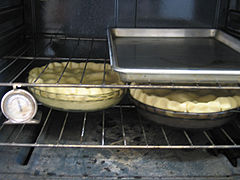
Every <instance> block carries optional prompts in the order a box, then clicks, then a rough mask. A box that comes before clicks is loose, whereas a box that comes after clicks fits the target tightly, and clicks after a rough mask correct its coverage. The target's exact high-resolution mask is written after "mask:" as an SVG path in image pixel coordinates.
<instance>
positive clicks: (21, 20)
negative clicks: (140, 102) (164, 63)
mask: <svg viewBox="0 0 240 180" xmlns="http://www.w3.org/2000/svg"><path fill="white" fill-rule="evenodd" d="M0 27H1V28H0V43H1V49H0V56H1V61H0V77H1V81H0V86H1V88H0V90H1V97H2V96H3V95H4V94H5V93H6V92H7V91H8V90H11V89H13V87H17V88H22V89H27V88H28V86H29V85H28V84H27V83H26V78H27V76H28V72H29V70H31V69H32V68H33V67H36V66H41V65H45V64H47V63H49V62H52V61H75V62H102V63H109V53H108V44H107V36H106V33H107V28H110V27H118V28H121V27H124V28H126V27H127V28H208V29H211V28H212V29H220V30H223V31H225V32H227V33H229V34H231V35H232V36H235V37H236V38H239V37H240V1H238V0H211V1H208V0H201V1H200V0H182V1H174V0H168V1H164V0H158V1H155V0H133V1H128V0H98V1H96V0H88V1H84V0H2V1H1V2H0ZM80 86H81V85H80ZM82 86H84V85H82ZM172 86H174V84H172ZM194 86H201V85H198V84H196V85H194ZM127 87H130V88H131V86H129V84H125V85H124V86H122V88H127ZM149 87H151V84H150V85H149ZM214 87H215V88H220V89H221V88H223V89H224V87H225V86H224V85H222V84H219V83H218V82H216V84H214ZM227 87H229V85H228V86H227ZM230 87H233V88H235V89H238V88H239V84H238V83H236V84H231V85H230ZM103 88H104V85H103ZM159 88H161V86H159ZM200 88H201V87H200ZM38 111H39V112H40V113H39V117H40V119H41V122H40V124H37V125H30V124H22V125H14V124H4V123H3V122H4V121H5V120H6V118H5V117H4V115H3V114H1V126H0V164H1V170H0V176H1V177H4V178H3V179H26V178H41V177H52V178H54V177H55V178H58V179H61V178H63V179H64V178H69V179H71V178H72V179H74V178H76V179H77V178H80V177H81V178H86V179H103V178H109V179H114V178H119V179H129V178H132V179H154V178H160V177H161V178H163V179H164V178H165V179H182V178H186V179H194V178H195V179H197V178H199V179H201V178H207V179H218V178H219V179H221V178H225V179H238V178H239V176H238V175H239V174H240V168H239V166H238V159H239V155H240V152H239V150H238V149H239V148H240V138H239V137H240V131H239V130H240V122H239V121H238V118H239V117H238V116H237V117H236V120H234V121H232V122H231V123H229V124H227V125H225V126H223V127H220V128H215V129H212V130H200V131H188V130H182V129H180V130H179V129H173V128H168V127H164V126H160V125H156V124H154V123H152V122H150V121H148V120H146V119H144V118H142V117H141V116H139V115H138V113H137V111H136V108H135V106H134V105H133V104H132V103H131V101H130V100H129V98H128V96H127V95H126V96H125V97H124V99H123V100H122V102H121V103H120V104H118V105H116V106H114V107H112V108H109V109H106V110H104V111H98V112H90V113H87V112H82V113H76V112H62V111H57V110H54V109H52V108H48V107H45V106H43V105H42V104H41V103H38ZM236 113H237V112H236Z"/></svg>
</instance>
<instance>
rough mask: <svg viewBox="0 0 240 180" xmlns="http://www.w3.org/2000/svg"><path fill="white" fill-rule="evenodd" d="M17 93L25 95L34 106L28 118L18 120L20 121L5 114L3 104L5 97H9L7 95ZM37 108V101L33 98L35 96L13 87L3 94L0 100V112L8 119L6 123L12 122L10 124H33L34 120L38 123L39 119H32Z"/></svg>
mask: <svg viewBox="0 0 240 180" xmlns="http://www.w3.org/2000/svg"><path fill="white" fill-rule="evenodd" d="M17 94H20V95H22V96H25V97H26V98H27V99H30V100H31V101H32V102H31V104H33V106H34V111H33V113H32V115H31V116H30V117H29V118H28V119H26V120H23V121H20V122H19V121H16V120H14V119H11V118H10V117H9V116H8V115H7V114H6V112H5V109H6V107H5V106H4V103H5V101H6V99H7V98H9V96H13V95H17ZM37 109H38V106H37V101H36V100H35V98H34V97H33V96H32V94H30V93H29V92H28V91H26V90H23V89H13V90H10V91H8V92H7V93H6V94H5V95H4V96H3V98H2V101H1V110H2V113H3V114H4V116H5V117H6V118H7V119H8V121H6V122H7V123H8V124H9V123H12V124H27V123H30V124H33V123H34V122H35V123H36V122H37V123H39V121H36V120H34V119H33V118H34V117H35V115H36V113H37ZM32 121H33V122H32ZM6 122H5V123H6Z"/></svg>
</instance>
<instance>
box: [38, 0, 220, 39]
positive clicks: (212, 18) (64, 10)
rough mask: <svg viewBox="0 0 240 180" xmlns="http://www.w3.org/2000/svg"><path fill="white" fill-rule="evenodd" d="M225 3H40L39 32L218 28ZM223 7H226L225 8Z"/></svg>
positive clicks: (93, 33) (96, 33) (90, 0)
mask: <svg viewBox="0 0 240 180" xmlns="http://www.w3.org/2000/svg"><path fill="white" fill-rule="evenodd" d="M221 2H222V1H221V0H210V1H209V0H181V1H176V0H167V1H166V0H157V1H156V0H131V1H129V0H88V1H86V0H54V1H49V0H38V1H37V2H36V7H37V8H36V9H37V10H36V12H37V18H36V20H37V21H36V23H37V31H38V33H39V32H47V33H64V34H67V35H70V36H91V37H105V36H106V29H107V27H181V28H215V27H217V26H218V17H219V8H220V7H221ZM222 8H223V7H222Z"/></svg>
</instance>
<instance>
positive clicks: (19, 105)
mask: <svg viewBox="0 0 240 180" xmlns="http://www.w3.org/2000/svg"><path fill="white" fill-rule="evenodd" d="M17 102H18V107H19V109H20V112H22V107H21V104H20V101H19V99H18V100H17Z"/></svg>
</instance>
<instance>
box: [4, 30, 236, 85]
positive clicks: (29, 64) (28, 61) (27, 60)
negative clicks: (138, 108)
mask: <svg viewBox="0 0 240 180" xmlns="http://www.w3.org/2000/svg"><path fill="white" fill-rule="evenodd" d="M40 37H41V39H44V40H45V42H46V41H48V42H47V43H46V44H45V46H43V47H40V48H41V49H40V48H39V49H38V50H37V54H36V56H28V55H26V54H28V52H31V51H32V48H31V46H27V47H25V48H21V49H20V50H17V51H16V52H14V53H13V55H8V56H4V57H3V59H4V60H5V61H6V64H5V65H4V66H3V67H2V68H1V69H0V75H1V74H4V73H6V72H10V71H11V72H16V74H15V75H14V76H13V77H12V78H10V79H8V78H7V80H6V79H5V81H3V80H1V81H0V86H10V87H11V86H13V87H14V86H15V87H27V86H28V87H29V86H31V87H34V86H41V87H89V88H90V87H91V88H153V89H154V88H156V89H158V88H165V89H240V84H239V82H233V83H231V84H224V83H221V82H217V81H216V83H212V84H203V83H201V82H199V81H197V80H196V83H194V84H176V83H175V82H174V81H172V82H170V83H164V84H152V83H148V84H141V85H132V84H130V83H125V84H123V85H106V84H105V83H104V81H103V83H102V84H99V85H94V84H82V83H81V82H79V84H58V83H50V84H37V83H35V82H36V80H35V81H34V83H27V82H25V81H22V80H23V79H24V78H21V77H22V76H24V75H26V74H27V72H28V71H29V70H30V69H31V68H33V67H35V66H37V65H38V64H45V68H44V69H43V71H42V72H41V73H40V76H41V74H42V73H44V71H45V70H46V68H47V67H48V64H49V63H50V62H52V61H67V62H69V61H75V62H85V63H86V64H85V68H84V70H83V72H85V71H86V67H87V63H88V62H92V61H94V62H102V63H109V59H108V56H107V54H108V46H107V39H104V38H84V37H83V38H82V37H67V36H66V35H62V34H41V36H40ZM55 40H58V41H61V42H62V44H66V42H69V41H74V42H75V44H76V45H75V46H73V47H72V50H71V51H70V55H69V57H57V56H56V55H55V56H41V54H42V52H44V51H45V49H47V48H48V47H51V46H52V44H53V42H54V41H55ZM82 42H87V47H88V49H87V56H86V57H75V56H74V55H75V54H76V52H77V51H79V49H81V48H82V46H81V45H80V44H81V43H82ZM96 43H100V46H102V47H105V48H104V51H105V53H104V57H101V58H92V56H93V49H94V46H95V44H96ZM85 45H86V44H85ZM19 51H20V52H19ZM39 55H40V56H39ZM19 62H21V63H22V68H19V69H18V70H17V71H14V70H12V69H13V67H14V66H15V67H16V64H17V63H19ZM67 65H68V63H67V64H66V66H67ZM20 67H21V66H20ZM65 69H66V67H65V68H64V70H65ZM62 74H64V71H63V72H62ZM62 74H61V75H62ZM40 76H39V77H38V78H40ZM60 77H61V76H60ZM60 77H59V78H60ZM104 78H105V73H104V76H103V79H104ZM82 79H84V73H83V74H82V77H81V80H82Z"/></svg>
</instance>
